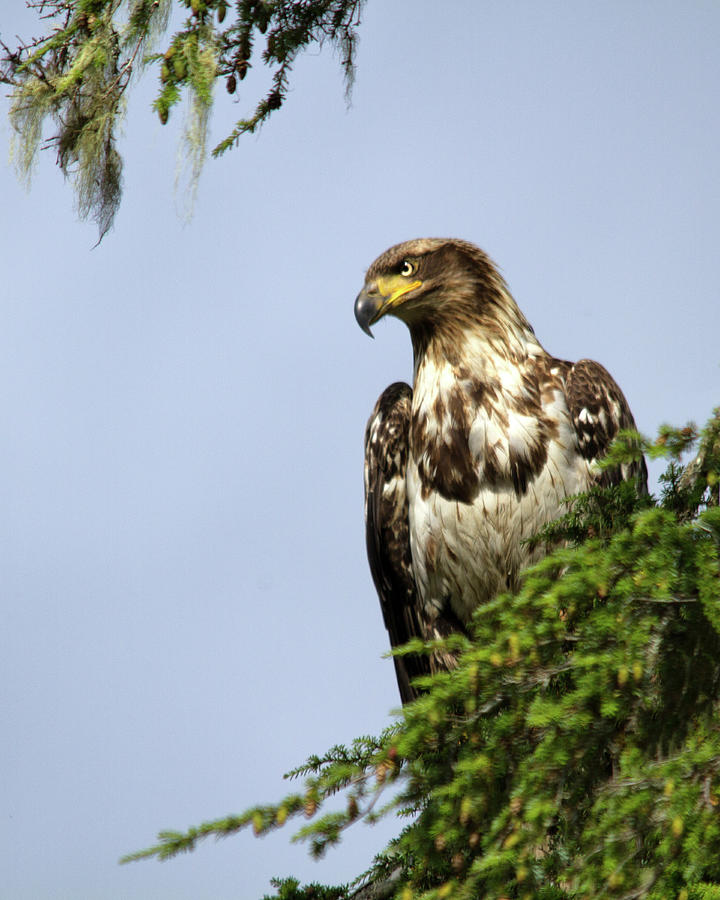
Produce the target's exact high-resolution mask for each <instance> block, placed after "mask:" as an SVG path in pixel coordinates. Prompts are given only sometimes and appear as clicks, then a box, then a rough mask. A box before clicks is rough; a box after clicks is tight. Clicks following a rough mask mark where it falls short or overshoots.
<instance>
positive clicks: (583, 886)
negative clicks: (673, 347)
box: [125, 408, 720, 900]
mask: <svg viewBox="0 0 720 900" xmlns="http://www.w3.org/2000/svg"><path fill="white" fill-rule="evenodd" d="M697 438H698V435H697V432H696V430H695V429H694V427H693V426H688V427H686V428H684V429H679V430H678V429H671V428H667V427H666V428H663V429H662V430H661V433H660V436H659V437H658V439H657V440H656V441H653V442H650V441H648V440H645V439H642V438H640V437H639V436H637V435H629V434H628V435H625V436H623V437H622V438H621V439H620V440H619V441H618V442H616V444H615V445H614V447H613V449H612V451H611V454H610V456H609V458H608V460H607V464H608V465H613V464H616V463H617V462H618V461H621V460H626V461H627V460H628V459H629V458H631V457H632V456H633V455H634V454H637V453H638V452H641V451H643V452H646V453H648V454H650V455H652V456H659V455H665V456H669V457H670V465H669V467H668V470H667V472H666V473H665V475H664V476H663V477H662V479H661V483H662V485H663V490H662V496H661V497H660V499H659V500H653V499H651V498H639V499H638V498H636V497H634V496H632V495H631V494H630V493H628V492H627V491H624V490H623V491H621V492H618V490H617V489H611V490H608V491H593V492H591V493H590V494H587V495H582V496H580V497H577V498H573V499H572V500H571V501H570V504H569V510H568V513H567V515H566V516H565V517H564V518H563V519H562V520H561V521H560V522H559V523H556V524H554V525H553V526H551V527H550V528H548V529H546V531H545V532H544V533H543V534H541V535H539V536H538V540H543V541H546V542H547V543H548V544H549V545H557V544H558V543H559V544H560V546H556V547H555V549H554V550H552V552H550V553H549V555H548V556H547V557H546V558H545V559H544V560H543V561H542V562H540V563H539V564H538V565H536V566H534V567H533V568H532V569H530V570H529V571H528V572H527V573H526V576H525V579H524V583H523V585H522V587H521V589H520V590H519V591H518V593H517V594H515V595H509V594H505V595H502V596H499V597H497V598H496V599H495V600H494V601H492V602H491V603H488V604H487V605H485V606H483V607H481V608H480V609H478V611H477V613H476V615H475V617H474V621H473V627H472V635H471V638H467V637H465V636H460V635H454V636H452V637H450V638H448V639H446V640H445V641H444V642H443V643H444V644H445V645H446V646H448V645H449V646H450V647H451V648H452V649H453V650H454V651H459V652H460V660H459V665H458V668H457V669H456V670H454V671H452V672H449V673H444V674H440V675H436V676H434V677H432V678H426V679H424V680H423V683H422V686H423V687H424V688H425V691H424V693H422V694H421V696H420V697H419V698H418V699H417V700H416V701H415V702H413V703H412V704H409V705H407V706H406V707H404V709H403V710H402V714H401V716H400V717H399V719H398V721H397V723H396V724H395V725H393V726H392V727H390V728H388V729H387V730H386V731H385V732H384V733H383V734H381V735H380V736H379V737H377V738H370V737H362V738H359V739H358V740H356V741H355V742H354V743H353V744H352V745H351V746H350V747H349V748H348V747H341V746H337V747H333V748H331V750H329V751H328V752H327V753H326V754H323V755H322V756H316V757H311V758H310V759H309V760H308V761H307V763H306V764H305V765H303V766H301V767H299V768H298V769H296V770H294V771H293V772H290V773H289V775H288V777H289V778H292V779H298V778H301V779H303V786H302V788H301V789H300V790H298V791H296V792H293V793H291V794H289V795H288V796H287V797H285V798H284V799H283V800H282V801H281V802H279V803H277V804H272V805H268V806H260V807H254V808H252V809H249V810H247V811H246V812H245V813H243V814H241V815H238V816H236V817H228V818H225V819H221V820H217V821H213V822H208V823H206V824H204V825H201V826H199V827H198V828H195V829H191V830H190V831H188V832H186V833H180V832H178V833H168V832H166V833H162V834H160V835H159V843H158V844H157V845H156V846H154V847H151V848H149V849H147V850H143V851H140V852H139V853H135V854H131V855H130V856H128V857H126V858H125V861H129V860H134V859H141V858H147V857H156V858H159V859H166V858H169V857H172V856H174V855H176V854H177V853H180V852H183V851H188V850H192V849H194V848H195V847H196V845H197V844H198V842H199V841H201V840H202V839H204V838H206V837H209V836H215V837H217V836H224V835H228V834H231V833H234V832H236V831H239V830H240V829H243V828H246V827H252V829H253V831H254V832H255V834H257V835H261V834H265V833H266V832H268V831H270V830H273V829H277V828H280V827H282V826H284V825H285V823H286V822H288V821H290V820H291V819H293V818H295V819H297V818H299V817H303V816H305V817H307V818H308V820H309V821H308V822H307V823H306V824H305V825H304V826H303V827H302V828H301V829H300V831H299V832H298V836H299V837H300V838H301V839H303V840H306V841H308V842H309V845H310V852H311V853H312V854H313V855H314V856H321V855H322V854H323V853H324V852H325V851H326V850H327V849H328V848H329V847H331V846H332V845H334V844H336V843H337V842H338V841H339V840H340V839H341V836H342V833H343V831H344V830H345V829H346V828H348V827H350V826H352V825H354V824H355V823H357V822H360V821H363V820H364V821H369V822H372V821H376V820H377V819H378V818H380V817H381V816H398V817H399V818H401V819H402V820H407V821H408V822H409V824H407V825H406V826H405V828H404V829H403V830H402V831H401V832H400V834H399V836H398V837H397V838H396V839H395V840H393V841H392V842H391V843H390V845H389V846H388V847H387V848H386V849H385V851H384V852H383V853H382V854H380V856H379V857H378V858H377V859H376V860H375V861H374V862H373V864H372V866H371V867H370V868H369V870H368V871H367V872H366V873H365V874H364V875H363V876H361V877H360V878H359V879H358V881H357V882H356V883H355V884H354V885H352V886H336V887H327V886H326V887H323V886H320V885H306V886H305V887H301V886H300V884H299V883H298V882H297V881H296V880H294V879H292V878H291V879H284V880H275V881H274V882H273V886H274V887H275V889H276V890H277V893H276V894H274V895H273V897H274V898H275V900H308V898H311V897H312V898H327V900H339V898H351V897H355V898H357V900H360V898H362V900H370V898H380V897H390V896H395V897H399V898H402V900H410V898H423V900H441V898H467V900H470V898H473V900H474V898H488V900H500V898H510V897H517V898H527V900H530V898H542V900H574V898H584V900H595V898H598V900H599V898H601V897H602V898H618V900H620V898H622V900H631V898H648V900H668V898H677V900H720V716H718V712H719V707H720V505H719V503H720V495H719V492H720V408H718V409H717V410H715V412H714V415H713V417H712V418H711V420H710V421H709V423H708V424H707V426H706V428H705V429H704V430H703V432H702V434H701V435H700V436H699V438H700V441H699V450H698V453H697V456H696V457H695V459H694V461H693V462H692V463H691V464H690V465H688V466H685V467H683V466H681V465H680V462H679V460H680V456H681V454H682V453H683V452H687V451H688V450H689V448H690V447H691V446H692V445H693V443H694V442H695V441H696V439H697ZM435 648H436V644H426V645H423V644H422V643H420V642H413V643H411V644H409V645H408V646H407V647H405V648H402V649H400V650H399V651H396V652H401V653H403V652H430V651H432V650H433V649H435ZM391 785H392V786H393V790H390V791H388V790H387V789H388V787H389V786H391ZM340 792H342V793H344V797H345V806H344V809H341V810H340V811H337V810H336V811H332V812H324V810H323V808H324V806H325V804H326V803H327V801H329V799H330V798H331V797H336V796H337V794H338V793H340ZM383 800H385V805H380V804H381V801H383ZM265 900H271V898H265Z"/></svg>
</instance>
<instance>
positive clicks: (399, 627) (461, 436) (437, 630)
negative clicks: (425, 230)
mask: <svg viewBox="0 0 720 900" xmlns="http://www.w3.org/2000/svg"><path fill="white" fill-rule="evenodd" d="M386 313H389V314H391V315H394V316H397V317H398V318H399V319H402V321H404V322H405V323H406V324H407V326H408V328H409V329H410V337H411V339H412V346H413V355H414V374H413V387H412V389H411V388H410V386H409V385H407V384H403V383H396V384H392V385H390V387H389V388H387V389H386V390H385V391H384V392H383V394H382V395H381V396H380V398H379V400H378V402H377V403H376V405H375V409H374V410H373V412H372V415H371V417H370V421H369V422H368V425H367V430H366V433H365V521H366V534H367V549H368V557H369V560H370V568H371V570H372V575H373V580H374V582H375V586H376V588H377V591H378V594H379V596H380V604H381V607H382V612H383V617H384V619H385V625H386V626H387V629H388V631H389V633H390V643H391V644H392V646H393V647H395V646H397V645H399V644H403V643H405V642H407V641H408V640H409V639H410V638H411V637H414V636H418V637H421V638H423V639H425V640H427V639H431V638H434V637H438V636H441V635H446V634H448V633H449V632H451V631H456V630H463V629H464V627H465V626H466V624H467V622H468V620H469V618H470V615H471V613H472V611H473V610H474V609H475V608H476V607H477V606H478V605H479V604H481V603H483V602H485V601H487V600H489V599H490V598H492V597H493V596H494V595H495V594H496V593H498V592H499V591H502V590H507V589H514V588H516V587H517V585H518V576H519V573H520V571H521V570H522V569H523V568H525V567H526V566H527V565H529V564H530V563H531V562H533V561H535V560H536V559H538V558H539V556H540V555H541V553H542V551H541V550H539V549H536V550H535V551H531V550H530V549H528V547H527V545H526V544H524V543H523V542H524V540H525V539H526V538H529V537H530V536H531V535H533V534H535V533H536V532H537V531H538V529H540V528H541V527H542V526H543V525H544V524H546V523H547V522H550V521H552V520H553V519H555V518H557V517H558V516H559V515H561V514H562V512H563V511H564V510H563V506H562V500H563V498H564V497H566V496H567V495H569V494H577V493H579V492H581V491H585V490H588V489H589V488H590V487H591V486H592V485H595V484H608V483H612V482H613V481H615V482H617V481H620V480H621V479H629V478H636V479H637V482H638V487H639V489H640V490H643V489H645V490H646V483H647V471H646V469H645V463H644V461H642V462H641V463H638V464H634V465H632V466H627V467H624V468H623V470H622V471H616V472H608V471H607V470H605V471H603V472H601V471H600V470H599V469H598V468H597V466H596V465H595V461H596V460H597V459H598V458H599V457H601V456H602V455H603V454H604V453H605V452H606V450H607V448H608V445H609V444H610V442H611V441H612V439H613V438H614V437H615V435H616V434H617V432H618V430H619V429H621V428H634V427H635V423H634V421H633V417H632V414H631V412H630V409H629V407H628V404H627V401H626V400H625V397H624V396H623V394H622V391H621V390H620V388H619V387H618V386H617V384H616V383H615V382H614V381H613V379H612V377H611V376H610V374H609V373H608V372H607V371H606V370H605V369H604V368H603V367H602V366H601V365H600V364H599V363H596V362H593V361H592V360H589V359H583V360H580V362H577V363H574V364H573V363H570V362H565V361H563V360H560V359H555V358H554V357H552V356H550V355H549V354H548V353H546V351H545V350H544V349H543V348H542V346H541V345H540V343H539V342H538V340H537V338H536V337H535V334H534V332H533V329H532V327H531V326H530V324H529V322H528V321H527V319H526V318H525V316H524V315H523V314H522V312H521V311H520V309H519V308H518V306H517V304H516V303H515V301H514V300H513V298H512V296H511V295H510V292H509V290H508V287H507V285H506V284H505V281H504V280H503V278H502V277H501V276H500V274H499V272H498V270H497V269H496V268H495V266H494V264H493V263H492V261H491V260H490V259H489V257H488V256H486V254H485V253H484V252H483V251H482V250H480V249H479V248H478V247H475V246H474V245H473V244H470V243H467V242H466V241H459V240H446V239H437V238H432V239H430V238H425V239H420V240H415V241H408V242H406V243H404V244H398V245H397V246H395V247H391V248H390V249H389V250H387V251H386V252H385V253H383V254H382V256H380V257H378V259H376V260H375V262H374V263H373V264H372V265H371V266H370V268H369V269H368V272H367V276H366V280H365V286H364V288H363V290H362V291H361V292H360V294H359V295H358V298H357V300H356V301H355V317H356V318H357V321H358V323H359V324H360V326H361V327H362V328H363V330H364V331H366V332H367V333H368V334H371V332H370V325H372V324H373V323H374V322H377V321H378V319H380V318H381V317H382V316H384V315H385V314H386ZM452 664H453V661H452V659H450V658H443V657H442V656H440V655H438V654H436V655H435V656H434V657H430V658H426V657H416V656H406V657H403V658H396V659H395V669H396V674H397V678H398V684H399V687H400V695H401V697H402V700H403V702H407V701H409V700H411V699H413V698H414V696H415V695H416V692H415V691H414V690H413V688H412V686H411V684H410V682H411V680H412V679H413V678H414V677H415V676H417V675H419V674H422V673H425V672H429V671H434V670H436V669H438V668H447V667H449V666H451V665H452Z"/></svg>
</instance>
